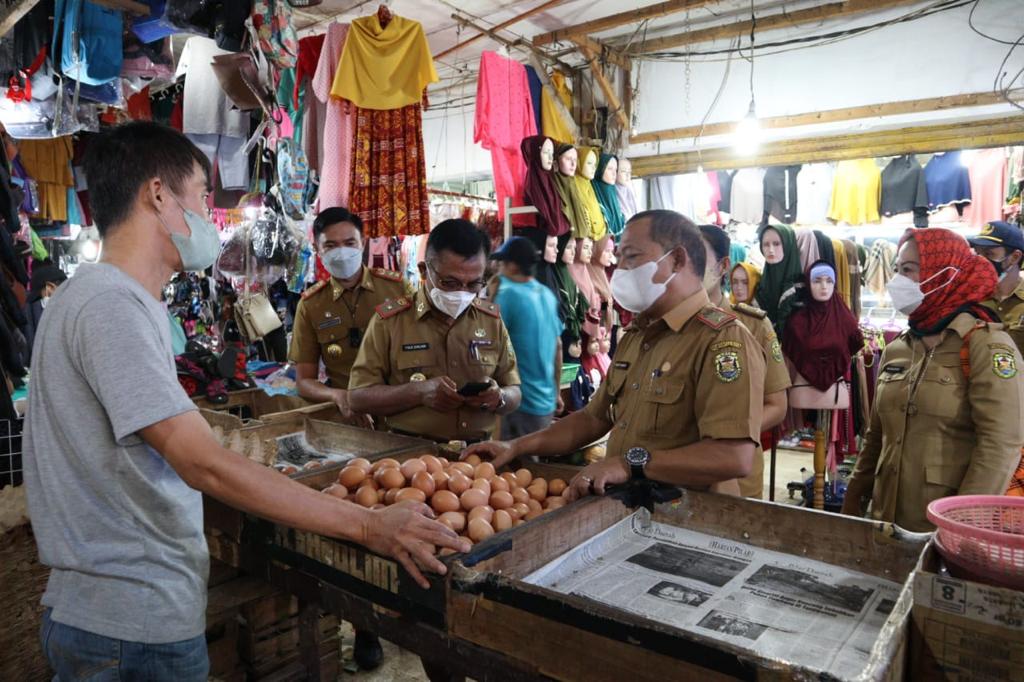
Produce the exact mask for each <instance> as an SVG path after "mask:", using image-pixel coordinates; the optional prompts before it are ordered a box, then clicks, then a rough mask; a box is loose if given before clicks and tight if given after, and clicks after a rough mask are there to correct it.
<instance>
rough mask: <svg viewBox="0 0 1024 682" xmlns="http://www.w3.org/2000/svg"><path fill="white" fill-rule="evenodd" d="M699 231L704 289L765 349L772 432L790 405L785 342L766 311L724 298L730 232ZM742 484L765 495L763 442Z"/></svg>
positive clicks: (765, 425) (765, 419)
mask: <svg viewBox="0 0 1024 682" xmlns="http://www.w3.org/2000/svg"><path fill="white" fill-rule="evenodd" d="M700 232H701V236H702V237H703V238H704V245H705V247H706V249H707V259H708V261H707V267H706V269H705V271H704V290H705V291H707V292H708V298H710V299H711V303H712V305H716V306H718V307H719V308H722V309H723V310H725V311H726V312H731V313H732V314H734V315H736V317H737V318H738V319H739V321H740V322H742V323H743V326H744V327H746V328H747V329H748V330H749V331H750V333H751V334H753V335H754V338H755V339H757V343H758V345H759V346H760V347H761V348H762V350H764V361H765V377H764V413H763V414H762V416H761V419H762V423H761V431H762V432H764V431H769V430H771V429H773V428H775V427H776V426H778V425H779V424H781V423H782V421H783V420H784V419H785V418H786V410H787V408H788V407H789V398H788V396H787V393H786V389H788V388H789V387H790V386H791V385H792V381H791V380H790V376H789V370H788V369H786V362H785V360H784V359H783V357H782V345H781V344H780V343H779V338H778V336H777V335H776V334H775V329H774V328H773V327H772V323H771V322H769V321H768V314H767V313H766V312H765V311H763V310H761V309H760V308H755V307H754V306H752V305H748V304H746V303H736V304H733V303H730V302H729V301H728V300H726V298H725V293H724V292H723V291H722V284H723V282H724V281H725V278H726V277H727V276H728V274H729V273H730V272H732V263H731V262H730V260H729V247H730V246H731V240H730V239H729V235H728V234H727V233H726V231H725V230H723V229H722V228H720V227H718V226H717V225H701V226H700ZM739 486H740V494H741V495H743V496H744V497H753V498H755V499H761V498H762V497H764V452H763V451H762V450H761V444H760V442H758V444H757V450H756V451H755V452H754V464H753V467H752V469H751V471H750V475H749V476H747V477H746V478H743V479H741V480H740V481H739Z"/></svg>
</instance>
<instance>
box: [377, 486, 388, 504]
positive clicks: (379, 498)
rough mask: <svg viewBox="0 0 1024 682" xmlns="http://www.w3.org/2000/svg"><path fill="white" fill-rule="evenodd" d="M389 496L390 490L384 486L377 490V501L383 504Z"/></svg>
mask: <svg viewBox="0 0 1024 682" xmlns="http://www.w3.org/2000/svg"><path fill="white" fill-rule="evenodd" d="M387 496H388V491H387V490H385V489H384V488H381V489H380V490H378V491H377V501H378V502H380V503H381V504H383V503H384V498H385V497H387Z"/></svg>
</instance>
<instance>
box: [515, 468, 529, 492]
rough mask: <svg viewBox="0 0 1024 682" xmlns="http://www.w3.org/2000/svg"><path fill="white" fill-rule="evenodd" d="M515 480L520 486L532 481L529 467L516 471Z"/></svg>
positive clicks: (525, 485) (527, 484)
mask: <svg viewBox="0 0 1024 682" xmlns="http://www.w3.org/2000/svg"><path fill="white" fill-rule="evenodd" d="M516 481H518V482H519V485H520V486H522V487H524V488H526V487H527V486H529V485H530V483H532V482H533V473H531V472H530V470H529V469H520V470H519V471H517V472H516Z"/></svg>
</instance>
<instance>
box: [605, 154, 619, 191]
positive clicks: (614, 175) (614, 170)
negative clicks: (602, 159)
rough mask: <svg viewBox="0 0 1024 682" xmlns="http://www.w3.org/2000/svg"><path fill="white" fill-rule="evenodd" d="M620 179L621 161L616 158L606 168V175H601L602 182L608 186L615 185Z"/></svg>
mask: <svg viewBox="0 0 1024 682" xmlns="http://www.w3.org/2000/svg"><path fill="white" fill-rule="evenodd" d="M618 177H619V161H618V159H616V158H615V157H614V156H613V157H612V158H611V160H610V161H608V163H607V165H605V167H604V174H603V175H601V182H603V183H605V184H606V185H614V184H615V182H616V180H617V179H618Z"/></svg>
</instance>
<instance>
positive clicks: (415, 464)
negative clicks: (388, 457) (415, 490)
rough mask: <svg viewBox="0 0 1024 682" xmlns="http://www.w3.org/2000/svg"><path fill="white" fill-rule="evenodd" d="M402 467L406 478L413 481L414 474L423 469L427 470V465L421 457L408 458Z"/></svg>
mask: <svg viewBox="0 0 1024 682" xmlns="http://www.w3.org/2000/svg"><path fill="white" fill-rule="evenodd" d="M400 468H401V470H402V475H403V476H405V480H407V481H411V480H412V477H413V476H415V475H416V474H418V473H419V472H421V471H426V470H427V465H426V463H425V462H424V461H423V460H421V459H407V460H405V461H404V462H402V466H401V467H400Z"/></svg>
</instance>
